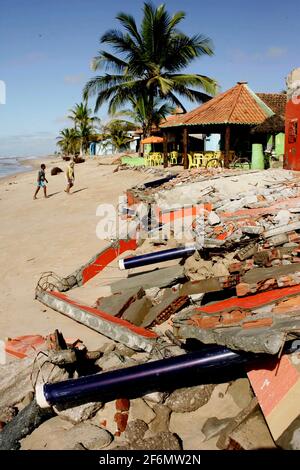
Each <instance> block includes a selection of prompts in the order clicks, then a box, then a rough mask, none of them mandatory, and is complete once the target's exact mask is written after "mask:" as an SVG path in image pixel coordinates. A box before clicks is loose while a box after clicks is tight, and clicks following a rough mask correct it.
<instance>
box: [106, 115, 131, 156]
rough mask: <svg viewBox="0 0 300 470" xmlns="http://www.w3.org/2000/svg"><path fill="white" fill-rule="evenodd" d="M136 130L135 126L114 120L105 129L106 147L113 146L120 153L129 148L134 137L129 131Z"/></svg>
mask: <svg viewBox="0 0 300 470" xmlns="http://www.w3.org/2000/svg"><path fill="white" fill-rule="evenodd" d="M132 130H135V125H134V124H132V123H131V122H128V121H123V120H121V119H112V120H111V121H109V122H108V123H107V124H106V126H105V127H104V128H103V135H102V138H103V140H104V141H106V145H108V144H111V145H112V146H113V147H114V148H116V149H117V150H118V151H119V152H120V151H122V150H126V149H127V148H128V144H129V142H131V141H132V137H130V135H129V131H132Z"/></svg>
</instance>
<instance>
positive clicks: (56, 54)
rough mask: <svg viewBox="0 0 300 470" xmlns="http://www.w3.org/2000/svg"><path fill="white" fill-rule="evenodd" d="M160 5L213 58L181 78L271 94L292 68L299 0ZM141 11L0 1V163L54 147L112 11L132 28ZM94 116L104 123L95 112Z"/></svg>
mask: <svg viewBox="0 0 300 470" xmlns="http://www.w3.org/2000/svg"><path fill="white" fill-rule="evenodd" d="M161 3H165V4H166V6H167V9H168V11H169V12H170V13H174V12H176V11H178V10H183V11H185V13H186V19H185V20H184V21H183V22H182V24H181V26H180V27H181V29H182V30H183V31H184V32H185V33H186V34H190V35H192V34H196V33H202V34H205V35H207V36H209V37H210V38H211V39H212V41H213V43H214V51H215V53H214V55H213V56H212V57H205V58H200V59H197V60H196V61H194V62H193V64H192V65H191V66H190V68H189V71H190V72H194V73H201V74H203V75H208V76H211V77H213V78H215V79H216V80H217V81H218V83H219V85H220V89H221V90H222V91H225V90H227V89H228V88H231V87H232V86H234V85H235V84H236V82H237V81H242V80H244V81H247V82H248V84H249V86H250V87H251V88H252V89H253V90H254V91H257V92H280V91H282V90H283V89H284V88H285V77H286V76H287V74H288V73H289V72H290V71H291V70H292V69H294V68H295V67H299V66H300V57H299V45H300V40H299V39H300V38H299V36H300V32H299V31H300V28H299V18H300V2H299V0H287V2H285V3H284V4H283V3H282V1H280V2H279V0H260V1H258V0H252V1H251V2H249V1H244V0H227V1H226V2H224V1H223V0H210V1H205V2H204V1H200V0H185V1H184V2H183V1H182V0H165V1H164V2H162V1H159V0H158V1H157V0H155V1H154V4H156V5H159V4H161ZM142 7H143V1H142V0H127V2H124V1H121V0H110V1H107V0H0V157H3V156H42V155H46V154H49V153H53V152H54V151H55V150H56V147H55V145H56V137H57V136H58V133H59V131H60V130H61V129H62V128H64V127H67V126H69V125H70V122H68V120H67V115H68V110H69V109H70V108H72V107H73V106H74V104H75V103H79V102H80V101H81V100H82V89H83V86H84V84H85V82H86V81H87V80H88V79H90V78H91V77H93V76H94V75H95V74H94V72H92V71H91V69H90V63H91V60H92V58H93V57H94V56H95V55H96V54H97V51H98V50H99V49H100V47H101V46H100V43H99V38H100V37H101V35H102V34H103V33H104V32H105V31H107V30H108V29H111V28H118V22H117V21H116V20H115V16H116V14H117V13H119V12H120V11H124V12H126V13H131V14H133V15H134V16H135V18H136V20H137V22H139V20H140V18H141V16H142ZM4 88H5V91H6V93H5V95H4V92H3V90H4ZM4 98H5V100H4ZM4 101H5V104H2V103H3V102H4ZM90 105H91V107H93V102H92V101H91V102H90ZM195 106H196V104H195V103H189V104H188V105H187V107H188V109H192V108H194V107H195ZM98 116H99V117H100V118H101V119H102V120H103V121H105V120H107V110H106V107H105V106H104V107H103V108H101V109H100V110H99V112H98Z"/></svg>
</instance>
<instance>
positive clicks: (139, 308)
mask: <svg viewBox="0 0 300 470" xmlns="http://www.w3.org/2000/svg"><path fill="white" fill-rule="evenodd" d="M151 307H152V302H151V300H150V299H148V297H143V298H142V299H139V300H136V301H135V302H133V303H132V304H130V305H129V307H128V308H127V309H126V310H125V312H124V313H123V315H122V318H123V320H127V321H129V322H130V323H133V324H134V325H136V326H140V325H142V323H143V321H144V319H145V317H146V315H147V314H148V312H149V310H150V309H151Z"/></svg>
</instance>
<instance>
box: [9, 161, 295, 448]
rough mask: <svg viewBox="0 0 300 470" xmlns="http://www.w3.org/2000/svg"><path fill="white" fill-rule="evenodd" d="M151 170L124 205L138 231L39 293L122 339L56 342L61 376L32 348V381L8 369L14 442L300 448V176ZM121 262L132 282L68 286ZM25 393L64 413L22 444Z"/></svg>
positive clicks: (27, 366)
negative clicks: (37, 364) (35, 370)
mask: <svg viewBox="0 0 300 470" xmlns="http://www.w3.org/2000/svg"><path fill="white" fill-rule="evenodd" d="M148 170H149V171H151V172H153V171H154V170H155V175H156V176H157V179H156V180H154V181H152V182H148V183H145V184H144V185H139V186H137V187H135V188H131V189H130V190H128V191H127V199H126V202H124V203H123V204H121V205H120V206H119V212H120V216H121V220H123V221H125V222H130V223H132V224H134V225H135V227H136V233H137V236H136V238H134V239H133V238H132V239H119V240H114V241H113V242H112V243H111V244H110V245H109V246H108V247H106V248H105V249H104V250H102V251H101V252H100V253H97V254H96V255H95V256H94V257H93V258H92V259H91V260H89V261H88V262H87V263H86V264H85V265H84V266H81V267H80V268H79V269H78V270H76V271H75V272H74V273H71V274H70V275H69V276H67V277H66V278H59V277H58V276H56V275H53V273H46V274H45V275H44V276H43V277H42V278H41V280H40V281H39V283H38V286H37V289H36V298H37V299H38V300H39V301H40V302H42V303H43V304H45V305H47V306H48V307H51V308H52V309H53V310H56V311H58V312H60V313H62V314H64V315H67V316H69V317H71V318H73V319H74V320H76V321H77V322H80V323H82V324H84V325H86V326H88V327H89V328H92V329H94V330H96V331H98V332H99V333H100V334H102V335H104V336H106V337H107V338H109V339H110V342H109V343H107V344H106V345H105V346H104V347H102V348H100V349H99V350H98V351H92V352H89V351H87V349H86V348H85V347H84V346H83V345H82V343H78V342H77V343H76V342H75V343H74V342H73V343H72V344H71V345H70V344H66V342H65V344H64V345H63V347H61V346H60V350H59V351H56V350H55V348H54V352H53V351H52V349H53V348H52V349H51V347H50V346H49V341H46V342H45V341H43V340H41V341H40V343H39V349H41V351H44V353H46V356H47V361H46V362H47V363H48V364H49V363H50V364H51V367H53V368H54V369H53V372H54V371H55V370H56V371H57V373H58V375H56V376H55V378H53V377H52V379H53V380H52V379H51V377H50V378H49V375H47V374H46V375H47V376H46V378H45V377H44V380H43V381H42V383H38V384H37V385H38V386H37V387H36V386H34V387H32V386H31V385H30V384H31V383H30V380H29V377H30V374H31V369H32V365H33V357H32V356H30V355H29V357H27V356H28V354H27V352H25V353H24V354H23V355H20V351H19V352H18V354H14V355H15V356H17V357H19V358H20V359H18V362H13V363H12V364H14V366H13V367H18V366H17V364H22V366H19V367H20V373H19V376H20V377H21V378H22V385H21V388H22V390H21V391H20V389H19V388H18V387H16V388H15V391H14V393H10V391H11V390H12V388H13V386H14V385H13V378H12V382H11V383H8V382H5V380H4V381H3V382H1V377H2V372H1V369H0V396H1V397H3V398H1V399H0V400H1V401H0V406H1V407H3V410H2V408H1V414H0V421H1V422H2V424H1V426H2V431H1V432H0V447H1V446H2V448H8V447H9V448H17V447H18V446H19V445H20V444H19V442H20V439H23V440H22V441H21V448H23V449H30V448H47V449H57V448H61V449H81V450H82V449H102V448H105V449H119V450H125V449H151V450H152V449H153V450H155V449H158V450H163V449H170V450H177V449H178V450H179V449H258V448H276V447H281V448H284V449H299V448H300V443H299V439H298V435H299V429H300V408H299V406H298V405H297V402H298V400H297V398H296V397H297V393H298V387H299V384H300V381H299V371H298V369H299V364H298V363H299V357H298V356H299V353H298V350H299V347H298V346H299V344H298V343H299V339H298V338H299V334H300V309H299V307H298V305H300V178H299V177H298V176H297V175H296V174H294V173H292V172H288V171H283V170H269V171H264V172H256V171H252V172H251V171H247V172H241V171H236V170H222V169H208V170H198V169H196V170H191V171H185V172H182V173H180V174H178V175H176V174H171V173H168V172H164V171H162V170H159V172H160V173H157V170H156V169H153V168H152V169H147V170H141V169H140V168H139V171H145V172H146V173H147V172H148ZM145 205H146V208H147V210H146V213H145V212H143V213H142V215H141V209H142V210H143V211H144V210H145ZM126 252H127V253H126ZM124 253H126V255H124ZM112 266H113V267H114V268H115V269H119V268H120V271H119V272H120V273H122V275H123V277H122V276H120V277H122V278H121V279H118V280H116V281H115V282H112V281H111V280H110V281H109V285H106V286H105V287H106V289H105V292H104V291H103V292H101V286H100V288H98V287H97V288H95V295H94V298H93V299H91V301H90V303H85V302H82V301H80V300H74V299H73V298H72V297H70V296H68V291H70V290H71V289H72V288H74V287H76V288H79V289H78V290H77V292H76V295H78V297H77V298H78V299H80V286H82V285H84V284H86V283H87V282H92V279H93V278H94V277H95V276H96V275H97V276H98V279H100V280H103V281H105V280H106V276H107V271H106V269H107V267H110V268H111V267H112ZM56 343H57V341H56ZM49 349H50V350H49ZM6 350H7V351H10V352H16V347H15V346H14V345H13V344H7V345H6ZM46 356H44V357H46ZM26 361H29V362H28V363H27V362H26ZM15 364H16V366H15ZM3 367H4V368H5V367H7V366H3ZM43 367H44V366H43ZM21 370H22V371H23V372H21ZM42 370H43V368H42ZM22 374H23V375H22ZM61 374H62V375H61ZM66 374H67V376H66ZM151 374H152V375H151ZM3 375H6V374H5V373H4V371H3ZM129 377H130V379H129ZM66 379H67V380H66ZM7 380H8V379H7ZM34 385H36V384H34ZM5 387H6V388H5ZM5 390H8V393H6V394H5ZM87 390H89V394H88V395H87V394H86V391H87ZM34 391H35V392H36V396H34V394H33V392H34ZM23 392H24V393H26V394H28V393H31V395H30V399H31V400H33V399H34V400H35V399H36V400H37V404H36V402H35V401H33V402H32V401H30V403H31V407H32V406H33V405H32V403H35V405H34V406H37V407H38V408H37V409H38V410H39V411H38V415H40V410H44V409H45V410H47V409H48V410H52V411H51V413H52V414H51V415H48V416H47V420H45V419H44V418H43V420H44V422H43V423H42V424H41V422H42V421H41V420H40V421H38V427H37V428H36V429H35V430H33V428H32V426H31V425H30V426H29V427H27V428H28V429H29V428H30V431H29V432H30V433H31V434H29V432H28V433H27V434H28V435H27V434H26V435H24V433H23V434H22V436H20V435H17V436H15V437H14V440H13V441H7V440H6V439H7V437H6V436H7V433H6V432H5V430H6V429H10V428H9V426H10V423H13V422H14V420H16V419H17V418H18V416H20V413H21V411H20V410H21V407H20V403H22V401H23V400H24V398H25V395H24V396H22V393H23ZM13 396H15V398H14V399H13V400H12V397H13ZM34 397H35V398H34ZM61 397H64V400H62V398H61ZM27 400H28V398H27ZM62 401H64V403H62ZM62 405H63V407H62ZM15 407H17V411H16V409H15ZM43 407H46V408H43ZM298 408H299V409H298ZM24 409H26V407H25V408H24ZM16 413H17V414H16ZM15 414H16V416H15ZM43 416H44V415H43ZM283 416H284V419H283ZM21 418H22V416H21ZM22 419H23V418H22ZM27 428H26V429H27ZM50 435H51V437H49V436H50Z"/></svg>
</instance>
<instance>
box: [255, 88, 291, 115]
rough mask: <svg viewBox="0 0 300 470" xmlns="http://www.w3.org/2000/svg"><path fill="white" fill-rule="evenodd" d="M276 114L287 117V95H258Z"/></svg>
mask: <svg viewBox="0 0 300 470" xmlns="http://www.w3.org/2000/svg"><path fill="white" fill-rule="evenodd" d="M256 95H257V96H258V97H259V98H260V99H261V100H263V101H264V102H265V103H266V105H267V106H269V108H271V109H272V111H274V113H276V114H279V115H280V116H285V106H286V94H285V93H256Z"/></svg>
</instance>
